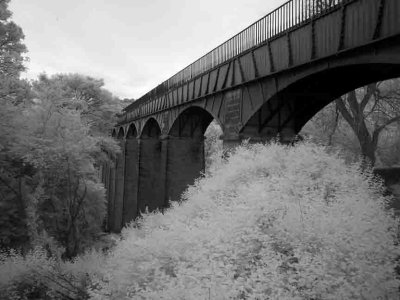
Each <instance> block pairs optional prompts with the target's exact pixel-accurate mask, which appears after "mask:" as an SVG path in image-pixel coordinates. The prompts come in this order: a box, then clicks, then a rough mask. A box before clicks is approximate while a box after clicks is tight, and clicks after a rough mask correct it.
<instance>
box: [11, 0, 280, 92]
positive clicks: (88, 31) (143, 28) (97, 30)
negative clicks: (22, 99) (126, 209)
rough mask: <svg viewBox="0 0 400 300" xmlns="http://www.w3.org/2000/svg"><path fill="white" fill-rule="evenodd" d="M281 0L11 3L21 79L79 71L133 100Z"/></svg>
mask: <svg viewBox="0 0 400 300" xmlns="http://www.w3.org/2000/svg"><path fill="white" fill-rule="evenodd" d="M284 2H286V1H285V0H196V1H194V0H12V1H11V4H10V9H11V10H12V12H13V19H14V21H15V22H16V23H17V24H18V25H19V26H21V27H22V29H23V31H24V33H25V44H26V45H27V47H28V50H29V53H28V56H29V58H30V62H29V63H28V72H27V73H26V74H24V75H23V76H24V77H27V78H36V77H37V75H38V74H39V73H42V72H46V73H47V74H49V75H50V74H54V73H81V74H86V75H90V76H93V77H96V78H103V79H104V81H105V87H106V88H107V89H109V90H110V91H111V92H112V93H113V94H115V95H116V96H118V97H121V98H125V97H126V98H135V99H137V98H139V97H140V96H141V95H143V94H145V93H146V92H147V91H149V90H150V89H152V88H153V87H155V86H156V85H157V84H159V83H161V82H162V81H164V80H166V79H168V78H169V77H170V76H172V75H174V74H175V73H176V72H178V71H180V70H181V69H183V68H184V67H185V66H187V65H189V64H190V63H192V62H194V61H195V60H196V59H197V58H199V57H201V56H202V55H204V54H205V53H206V52H208V51H210V50H211V49H213V48H214V47H216V46H217V45H219V44H220V43H222V42H224V41H225V40H227V39H228V38H230V37H231V36H233V35H235V34H236V33H238V32H239V31H240V30H242V29H243V28H245V27H247V26H248V25H250V24H251V23H253V22H254V21H256V20H257V19H259V18H261V17H263V16H264V15H266V14H267V13H269V12H270V11H272V10H273V9H275V8H276V7H278V6H279V5H280V4H282V3H284Z"/></svg>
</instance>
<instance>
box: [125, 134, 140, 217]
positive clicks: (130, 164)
mask: <svg viewBox="0 0 400 300" xmlns="http://www.w3.org/2000/svg"><path fill="white" fill-rule="evenodd" d="M138 185H139V140H138V139H136V138H134V137H133V138H129V139H127V140H126V148H125V186H124V208H123V215H122V222H123V225H125V224H126V223H129V222H130V221H132V220H134V219H135V218H136V217H137V215H138Z"/></svg>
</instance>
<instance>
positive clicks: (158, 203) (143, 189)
mask: <svg viewBox="0 0 400 300" xmlns="http://www.w3.org/2000/svg"><path fill="white" fill-rule="evenodd" d="M160 137H161V128H160V126H159V123H158V122H157V120H156V119H155V118H152V117H151V118H149V119H148V120H147V121H146V123H145V124H144V126H143V128H142V131H141V133H140V138H139V161H140V163H139V167H138V168H139V171H138V172H139V174H140V176H139V183H138V189H139V190H138V198H137V199H138V200H137V213H138V214H140V213H141V212H144V211H145V210H146V209H148V210H149V211H153V210H155V209H162V208H163V207H164V205H165V203H164V200H165V199H164V198H165V193H164V191H165V190H164V187H165V166H164V163H163V147H162V146H163V142H162V140H161V139H160Z"/></svg>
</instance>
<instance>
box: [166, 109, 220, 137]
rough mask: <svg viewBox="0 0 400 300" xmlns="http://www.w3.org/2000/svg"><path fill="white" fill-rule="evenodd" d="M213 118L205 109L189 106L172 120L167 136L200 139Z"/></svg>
mask: <svg viewBox="0 0 400 300" xmlns="http://www.w3.org/2000/svg"><path fill="white" fill-rule="evenodd" d="M213 120H214V117H213V116H212V115H211V114H210V113H209V112H208V111H207V110H205V109H203V108H201V107H198V106H191V107H189V108H187V109H185V110H184V111H182V112H181V113H180V114H179V115H178V116H177V118H176V119H175V120H174V122H173V124H172V126H171V128H170V129H169V132H168V135H169V136H173V137H187V138H188V137H202V136H204V133H205V132H206V130H207V128H208V125H210V123H211V122H212V121H213Z"/></svg>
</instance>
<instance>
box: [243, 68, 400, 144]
mask: <svg viewBox="0 0 400 300" xmlns="http://www.w3.org/2000/svg"><path fill="white" fill-rule="evenodd" d="M396 77H400V64H390V63H371V64H354V65H347V66H339V67H336V68H331V69H327V70H324V71H321V72H317V73H314V74H310V75H308V76H306V77H304V78H301V79H299V80H297V81H295V82H294V83H292V84H290V85H288V86H287V87H285V88H284V89H282V90H279V91H278V92H277V93H275V94H274V95H272V96H271V97H269V98H268V99H263V104H262V105H261V106H260V107H259V108H258V109H256V110H255V112H254V113H253V114H252V115H251V116H250V118H249V119H248V120H247V121H246V122H244V125H243V127H242V128H241V130H240V137H241V138H250V139H255V140H257V139H258V140H260V139H261V140H267V139H269V138H271V137H275V136H276V135H277V134H282V135H287V138H286V139H287V140H290V139H292V138H293V137H294V135H296V134H297V133H299V132H300V131H301V129H302V128H303V126H304V125H305V124H306V123H307V122H308V121H309V120H310V119H311V118H312V117H313V116H314V115H315V114H316V113H318V112H319V111H320V110H321V109H322V108H324V107H325V106H326V105H327V104H329V103H330V102H332V101H334V100H335V99H337V98H338V97H340V96H342V95H344V94H346V93H347V92H350V91H352V90H354V89H357V88H359V87H362V86H365V85H368V84H370V83H373V82H377V81H383V80H387V79H391V78H396ZM284 141H286V140H284Z"/></svg>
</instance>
